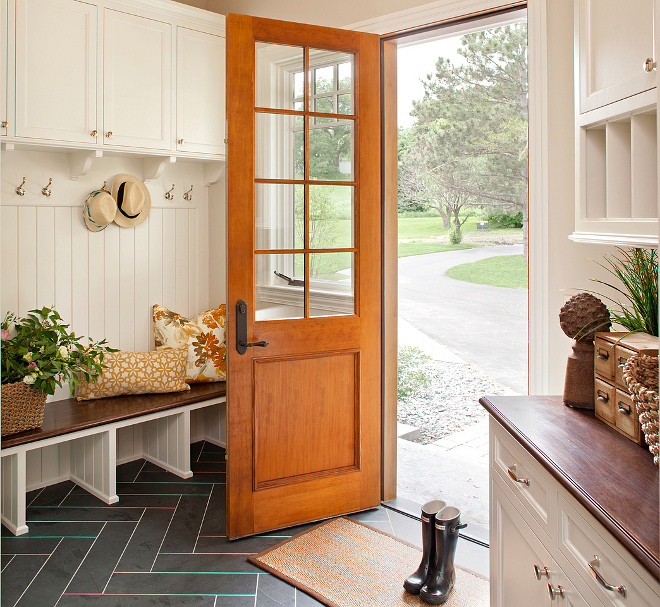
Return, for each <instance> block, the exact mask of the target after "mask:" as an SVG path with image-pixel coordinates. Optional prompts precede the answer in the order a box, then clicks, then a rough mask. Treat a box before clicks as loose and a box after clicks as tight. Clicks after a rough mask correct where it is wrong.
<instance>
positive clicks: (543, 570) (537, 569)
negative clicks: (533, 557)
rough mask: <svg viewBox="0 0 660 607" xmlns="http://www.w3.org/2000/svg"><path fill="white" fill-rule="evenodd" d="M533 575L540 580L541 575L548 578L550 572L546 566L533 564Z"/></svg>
mask: <svg viewBox="0 0 660 607" xmlns="http://www.w3.org/2000/svg"><path fill="white" fill-rule="evenodd" d="M534 575H535V576H536V579H537V580H540V579H541V578H542V577H543V576H545V577H547V578H548V579H550V572H549V571H548V568H547V567H539V566H538V565H534Z"/></svg>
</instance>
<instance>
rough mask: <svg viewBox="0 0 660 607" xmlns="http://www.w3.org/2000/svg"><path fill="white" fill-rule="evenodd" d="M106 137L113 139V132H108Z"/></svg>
mask: <svg viewBox="0 0 660 607" xmlns="http://www.w3.org/2000/svg"><path fill="white" fill-rule="evenodd" d="M105 136H106V137H107V138H108V139H112V131H108V132H107V133H106V134H105Z"/></svg>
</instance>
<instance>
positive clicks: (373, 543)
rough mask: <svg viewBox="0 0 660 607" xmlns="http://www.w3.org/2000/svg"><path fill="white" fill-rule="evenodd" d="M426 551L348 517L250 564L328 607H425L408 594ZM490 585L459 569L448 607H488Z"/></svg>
mask: <svg viewBox="0 0 660 607" xmlns="http://www.w3.org/2000/svg"><path fill="white" fill-rule="evenodd" d="M421 556H422V551H421V550H420V549H419V548H417V547H416V546H413V545H412V544H408V543H407V542H404V541H402V540H400V539H398V538H395V537H393V536H391V535H389V534H387V533H384V532H382V531H379V530H377V529H374V528H373V527H369V526H368V525H364V524H362V523H360V522H357V521H354V520H352V519H349V518H344V517H342V518H336V519H332V520H329V521H326V522H324V523H321V524H320V525H317V526H316V527H313V528H312V529H309V530H308V531H303V532H302V533H299V534H298V535H294V536H293V537H292V538H289V539H287V540H285V541H283V542H281V543H279V544H277V546H274V547H273V548H269V549H268V550H265V551H264V552H262V553H261V554H257V555H255V556H251V557H250V558H249V559H248V560H249V561H250V562H251V563H253V564H254V565H256V566H257V567H260V568H261V569H264V570H266V571H268V572H269V573H272V574H273V575H275V576H277V577H279V578H280V579H282V580H284V581H286V582H288V583H289V584H292V585H293V586H295V587H296V588H299V589H300V590H302V591H303V592H306V593H307V594H310V595H311V596H313V597H314V598H315V599H316V600H318V601H320V602H321V603H323V604H324V605H328V606H329V607H390V606H391V607H400V606H402V605H425V603H424V602H422V600H421V599H420V598H419V596H413V595H411V594H409V593H407V592H406V591H405V590H404V589H403V580H405V579H406V578H407V577H408V576H409V575H410V574H411V573H412V572H413V571H415V570H416V569H417V567H418V566H419V562H420V560H421ZM489 596H490V594H489V583H488V580H487V579H485V578H483V577H481V576H478V575H476V574H474V573H471V572H468V571H465V570H464V569H460V568H457V569H456V584H455V586H454V589H453V590H452V592H451V594H450V596H449V598H448V599H447V601H446V602H445V603H444V605H445V606H446V607H488V605H489V604H490V599H489Z"/></svg>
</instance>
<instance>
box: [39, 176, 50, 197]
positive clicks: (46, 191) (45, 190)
mask: <svg viewBox="0 0 660 607" xmlns="http://www.w3.org/2000/svg"><path fill="white" fill-rule="evenodd" d="M51 183H53V178H52V177H51V178H50V179H49V180H48V185H47V186H46V187H43V188H41V193H42V194H43V195H44V196H45V197H46V198H48V197H49V196H50V195H51V194H52V192H51V191H50V184H51Z"/></svg>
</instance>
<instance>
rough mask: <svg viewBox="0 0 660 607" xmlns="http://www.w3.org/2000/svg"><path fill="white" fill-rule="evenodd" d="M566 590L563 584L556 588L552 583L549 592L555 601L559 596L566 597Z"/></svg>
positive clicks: (549, 585)
mask: <svg viewBox="0 0 660 607" xmlns="http://www.w3.org/2000/svg"><path fill="white" fill-rule="evenodd" d="M565 592H566V591H565V590H564V589H563V588H562V587H561V586H557V587H556V588H555V587H554V586H553V585H552V584H548V594H549V595H550V599H551V600H552V601H554V600H555V599H556V598H557V597H561V598H562V599H563V598H564V594H565Z"/></svg>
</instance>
